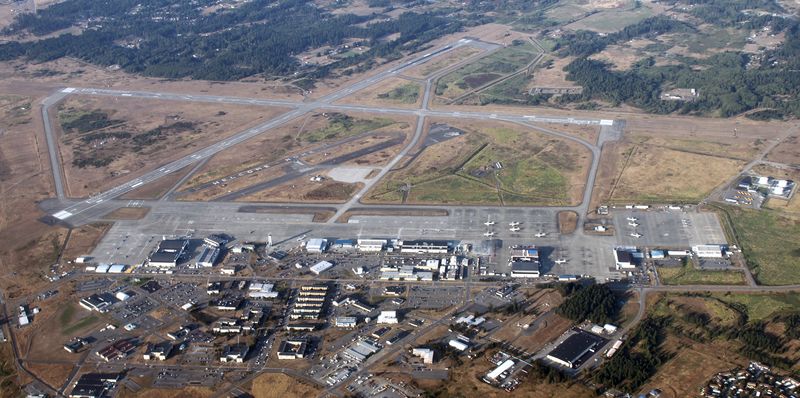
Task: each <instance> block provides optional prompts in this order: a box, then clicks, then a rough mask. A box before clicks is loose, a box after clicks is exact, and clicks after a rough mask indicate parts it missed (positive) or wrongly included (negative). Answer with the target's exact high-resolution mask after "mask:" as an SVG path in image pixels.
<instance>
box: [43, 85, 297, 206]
mask: <svg viewBox="0 0 800 398" xmlns="http://www.w3.org/2000/svg"><path fill="white" fill-rule="evenodd" d="M281 111H282V110H281V109H278V108H264V107H255V106H252V107H251V106H230V105H219V104H197V103H191V104H188V103H181V102H173V101H158V100H143V99H136V98H116V99H114V100H109V99H108V98H98V97H88V96H71V97H68V98H67V99H66V100H65V101H64V102H63V103H62V104H61V106H60V107H59V108H58V110H57V111H54V112H53V113H54V114H55V115H53V117H54V118H55V120H56V123H55V124H56V125H58V126H59V127H60V128H59V130H61V133H60V136H59V143H60V152H61V158H62V161H63V167H64V174H65V176H66V182H67V188H69V193H70V195H72V196H85V195H88V194H90V193H93V192H98V191H101V190H104V189H106V188H109V187H111V186H114V185H115V184H119V183H120V182H122V181H123V180H129V179H131V178H133V177H135V176H137V175H141V174H143V173H144V172H146V171H149V170H152V169H155V168H157V167H159V166H160V165H162V164H165V163H167V162H169V161H171V160H175V159H178V158H179V157H181V156H185V155H187V154H189V153H191V152H193V151H196V150H198V149H200V148H203V147H205V146H207V145H210V144H212V143H214V142H216V141H219V140H221V139H224V138H226V137H228V136H230V135H232V134H234V133H236V132H238V131H241V130H242V129H244V128H245V127H246V126H249V125H253V124H255V123H257V122H259V121H264V120H268V119H270V118H272V117H274V116H276V115H278V114H279V113H280V112H281Z"/></svg>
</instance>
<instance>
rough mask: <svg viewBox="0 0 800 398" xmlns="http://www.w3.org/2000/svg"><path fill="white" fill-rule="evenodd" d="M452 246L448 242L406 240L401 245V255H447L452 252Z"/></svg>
mask: <svg viewBox="0 0 800 398" xmlns="http://www.w3.org/2000/svg"><path fill="white" fill-rule="evenodd" d="M451 245H452V243H451V242H449V241H446V240H404V241H403V243H402V244H401V245H400V253H409V254H412V253H413V254H445V253H447V252H449V251H450V247H451Z"/></svg>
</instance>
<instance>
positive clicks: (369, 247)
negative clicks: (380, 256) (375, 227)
mask: <svg viewBox="0 0 800 398" xmlns="http://www.w3.org/2000/svg"><path fill="white" fill-rule="evenodd" d="M385 246H386V239H359V240H358V251H360V252H367V253H375V252H379V251H382V250H383V248H384V247H385Z"/></svg>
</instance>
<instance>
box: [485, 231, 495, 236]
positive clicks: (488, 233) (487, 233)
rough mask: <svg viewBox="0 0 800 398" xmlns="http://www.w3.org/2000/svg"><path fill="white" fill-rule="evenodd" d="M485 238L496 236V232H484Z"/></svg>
mask: <svg viewBox="0 0 800 398" xmlns="http://www.w3.org/2000/svg"><path fill="white" fill-rule="evenodd" d="M483 236H487V237H489V236H494V232H492V231H486V232H484V233H483Z"/></svg>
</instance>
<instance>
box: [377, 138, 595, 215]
mask: <svg viewBox="0 0 800 398" xmlns="http://www.w3.org/2000/svg"><path fill="white" fill-rule="evenodd" d="M581 159H582V158H581V156H580V153H579V152H578V150H577V149H575V148H574V147H571V146H569V145H567V144H565V143H564V142H562V141H560V140H554V139H549V138H548V137H545V136H542V135H538V134H532V133H531V132H529V131H525V130H516V129H511V128H486V129H482V130H481V131H480V132H478V131H474V132H468V133H467V134H466V135H465V136H462V137H459V139H457V140H453V141H445V142H441V143H438V144H434V145H432V146H430V147H427V148H426V149H425V150H424V151H423V152H422V153H421V154H420V155H419V156H418V157H417V158H416V159H415V160H414V161H413V162H412V163H411V164H410V165H408V166H406V167H405V168H403V169H401V170H398V171H395V172H392V173H389V174H388V175H387V176H386V177H385V180H383V181H381V182H380V183H379V184H377V185H376V187H375V188H374V189H373V191H372V192H371V193H370V194H369V195H368V198H369V199H370V200H373V201H377V202H382V203H397V202H398V201H400V200H401V199H402V197H403V195H402V193H401V192H400V189H401V188H403V187H410V191H409V193H408V197H407V199H408V201H409V202H412V203H472V204H490V205H498V204H504V203H507V204H520V205H521V204H540V205H564V204H569V203H572V202H573V201H574V198H573V199H571V198H570V177H571V175H572V173H580V172H581V171H582V169H581V167H580V162H581ZM498 163H499V165H500V167H499V168H498Z"/></svg>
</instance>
